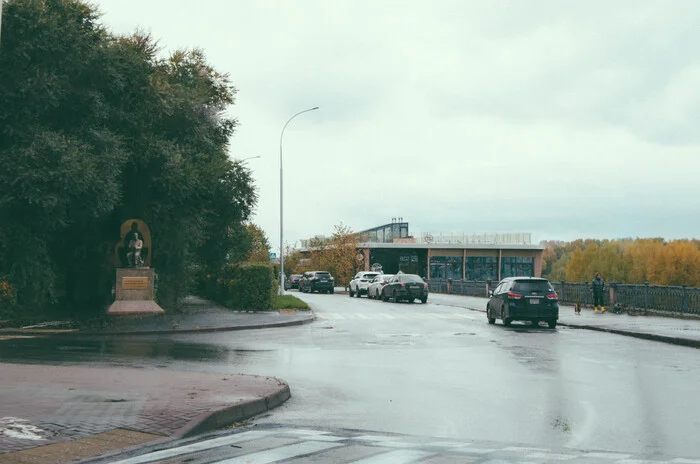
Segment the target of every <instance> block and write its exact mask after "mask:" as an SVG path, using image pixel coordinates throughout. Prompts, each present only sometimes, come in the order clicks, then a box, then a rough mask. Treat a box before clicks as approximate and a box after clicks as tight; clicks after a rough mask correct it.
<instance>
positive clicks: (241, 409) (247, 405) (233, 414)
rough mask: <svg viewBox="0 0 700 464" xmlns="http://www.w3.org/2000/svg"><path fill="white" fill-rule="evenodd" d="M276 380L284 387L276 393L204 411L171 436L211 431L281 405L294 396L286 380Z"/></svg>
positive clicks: (190, 435)
mask: <svg viewBox="0 0 700 464" xmlns="http://www.w3.org/2000/svg"><path fill="white" fill-rule="evenodd" d="M275 380H277V381H278V382H279V384H280V386H281V387H282V388H280V389H279V390H278V391H276V392H275V393H272V394H271V395H267V396H263V397H260V398H257V399H254V400H248V401H244V402H241V403H236V404H233V405H229V406H224V407H222V408H219V409H216V410H214V411H207V412H204V413H202V414H200V415H199V416H197V417H195V418H194V419H192V420H191V421H190V422H189V423H188V424H187V425H185V426H184V427H182V428H181V429H180V430H178V431H177V432H175V433H174V434H173V435H171V436H170V437H169V438H170V439H173V440H178V439H180V438H188V437H192V436H194V435H200V434H202V433H205V432H211V431H212V430H216V429H220V428H222V427H226V426H228V425H231V424H234V423H236V422H241V421H243V420H246V419H250V418H251V417H253V416H257V415H258V414H261V413H263V412H267V411H269V410H271V409H274V408H276V407H277V406H280V405H281V404H283V403H284V402H285V401H287V400H288V399H289V398H291V397H292V393H291V391H290V390H289V385H287V383H286V382H283V381H281V380H279V379H275Z"/></svg>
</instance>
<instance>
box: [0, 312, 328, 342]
mask: <svg viewBox="0 0 700 464" xmlns="http://www.w3.org/2000/svg"><path fill="white" fill-rule="evenodd" d="M315 320H316V314H315V313H314V312H313V311H312V312H311V317H309V318H307V319H301V320H295V321H286V322H272V323H269V324H253V325H235V326H223V327H203V328H195V329H168V330H132V331H123V332H119V331H112V332H81V331H79V330H63V331H49V330H41V329H39V330H31V329H30V330H8V331H0V335H52V336H76V335H77V336H90V337H93V336H99V335H105V336H113V335H173V334H181V333H206V332H233V331H237V330H255V329H273V328H278V327H292V326H297V325H304V324H309V323H311V322H314V321H315Z"/></svg>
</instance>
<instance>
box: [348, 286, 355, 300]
mask: <svg viewBox="0 0 700 464" xmlns="http://www.w3.org/2000/svg"><path fill="white" fill-rule="evenodd" d="M348 293H349V294H350V298H352V297H353V296H355V294H354V293H353V292H352V287H350V291H349V292H348Z"/></svg>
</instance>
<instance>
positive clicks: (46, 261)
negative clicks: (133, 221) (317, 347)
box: [0, 0, 256, 309]
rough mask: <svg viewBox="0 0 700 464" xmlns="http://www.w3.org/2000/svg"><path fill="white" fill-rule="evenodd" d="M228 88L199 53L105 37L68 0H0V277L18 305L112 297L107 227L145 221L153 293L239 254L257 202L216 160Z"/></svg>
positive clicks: (163, 294)
mask: <svg viewBox="0 0 700 464" xmlns="http://www.w3.org/2000/svg"><path fill="white" fill-rule="evenodd" d="M235 93H236V90H235V88H234V87H233V86H232V85H231V83H230V81H229V78H228V76H226V75H223V74H220V73H218V72H216V71H215V70H214V69H213V68H212V67H211V66H210V65H209V64H208V63H207V62H206V59H205V56H204V54H203V53H202V52H201V51H199V50H185V51H178V52H175V53H173V54H172V55H171V56H169V57H166V58H162V57H160V56H159V54H158V49H157V47H156V44H155V41H154V40H153V39H152V38H151V37H149V36H148V35H144V34H139V33H136V34H134V35H132V36H128V37H118V36H114V35H112V34H110V33H109V32H108V31H107V30H106V29H105V28H104V27H102V26H101V25H100V23H99V15H98V13H97V12H96V10H95V9H94V8H93V7H91V6H89V5H88V4H86V3H83V2H81V1H77V0H39V1H36V0H10V1H9V2H5V7H4V11H3V33H2V43H1V44H0V165H1V166H2V167H3V168H2V169H0V218H2V219H1V220H0V281H6V282H9V284H11V285H12V287H13V289H14V290H15V291H16V295H17V298H16V301H17V304H19V305H20V306H21V307H23V308H24V309H30V308H40V307H45V305H46V304H47V303H50V302H56V301H63V302H64V303H65V306H67V307H73V308H80V307H81V306H84V307H90V308H96V307H99V304H98V303H105V302H107V301H108V299H109V297H110V290H111V286H112V284H113V280H114V276H113V272H114V271H113V269H114V266H115V265H116V263H115V262H114V245H115V244H116V243H117V242H118V241H119V235H118V234H119V225H120V224H121V222H122V221H124V220H126V219H130V218H135V217H136V218H141V219H143V220H144V221H146V223H148V224H149V226H150V228H151V233H152V237H153V245H154V246H153V248H154V249H153V261H152V265H153V266H154V267H155V268H156V269H157V270H158V272H159V287H158V289H159V294H158V297H159V299H160V301H161V303H162V304H164V305H166V306H171V305H173V304H174V303H175V301H176V300H177V298H178V297H179V296H181V293H182V292H183V291H184V289H185V286H184V285H182V283H183V281H184V280H186V279H187V278H188V270H189V269H192V268H196V267H199V268H205V269H207V270H208V271H209V272H216V271H217V270H218V269H220V268H221V266H222V265H223V264H224V263H225V262H226V259H227V256H228V257H229V258H230V257H234V258H244V257H245V256H246V255H247V252H248V250H247V249H246V246H247V243H248V242H246V241H245V240H241V237H244V236H246V233H247V232H246V228H245V225H244V224H243V221H245V220H246V219H247V218H248V217H249V216H250V214H251V212H252V209H253V207H254V206H255V203H256V192H255V188H254V186H253V182H252V179H251V175H250V171H248V170H247V169H246V168H245V167H244V166H241V165H240V164H239V163H233V162H231V161H230V160H229V159H228V157H227V149H228V143H229V138H230V137H231V135H232V134H233V132H234V129H235V127H236V121H235V119H231V118H228V117H225V116H224V111H225V109H226V107H227V106H228V105H231V104H232V103H233V102H234V96H235Z"/></svg>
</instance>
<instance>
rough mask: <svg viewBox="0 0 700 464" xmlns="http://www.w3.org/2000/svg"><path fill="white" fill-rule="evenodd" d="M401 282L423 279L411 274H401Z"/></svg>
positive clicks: (421, 280) (420, 280)
mask: <svg viewBox="0 0 700 464" xmlns="http://www.w3.org/2000/svg"><path fill="white" fill-rule="evenodd" d="M399 280H401V282H423V279H421V278H420V277H418V276H417V275H413V274H402V275H400V276H399Z"/></svg>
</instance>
